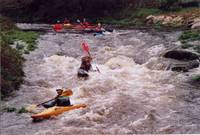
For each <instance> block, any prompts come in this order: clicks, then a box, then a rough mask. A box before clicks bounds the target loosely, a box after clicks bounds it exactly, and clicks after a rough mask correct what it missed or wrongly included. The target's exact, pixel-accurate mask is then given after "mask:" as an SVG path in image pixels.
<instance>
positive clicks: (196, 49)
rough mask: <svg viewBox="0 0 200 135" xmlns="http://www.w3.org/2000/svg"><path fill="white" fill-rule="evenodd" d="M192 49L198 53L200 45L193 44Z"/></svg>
mask: <svg viewBox="0 0 200 135" xmlns="http://www.w3.org/2000/svg"><path fill="white" fill-rule="evenodd" d="M193 49H194V50H195V51H196V52H198V53H200V45H198V46H194V47H193Z"/></svg>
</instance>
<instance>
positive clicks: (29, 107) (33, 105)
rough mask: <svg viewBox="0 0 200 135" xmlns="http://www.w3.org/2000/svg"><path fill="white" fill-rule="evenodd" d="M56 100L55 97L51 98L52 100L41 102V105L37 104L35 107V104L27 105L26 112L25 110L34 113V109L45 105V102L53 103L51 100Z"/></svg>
mask: <svg viewBox="0 0 200 135" xmlns="http://www.w3.org/2000/svg"><path fill="white" fill-rule="evenodd" d="M56 98H57V97H55V98H53V99H50V100H48V101H45V102H43V103H40V104H37V105H35V104H32V105H29V106H28V107H26V110H27V111H28V112H34V109H35V108H36V107H38V106H41V105H43V104H45V103H47V102H50V101H53V100H55V99H56Z"/></svg>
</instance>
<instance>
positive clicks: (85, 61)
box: [77, 56, 92, 79]
mask: <svg viewBox="0 0 200 135" xmlns="http://www.w3.org/2000/svg"><path fill="white" fill-rule="evenodd" d="M91 62H92V57H90V56H84V57H82V59H81V66H80V68H79V69H78V74H77V76H78V77H79V78H85V79H87V78H88V77H89V75H88V72H89V70H91V69H92V65H91Z"/></svg>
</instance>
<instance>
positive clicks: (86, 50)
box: [81, 41, 90, 54]
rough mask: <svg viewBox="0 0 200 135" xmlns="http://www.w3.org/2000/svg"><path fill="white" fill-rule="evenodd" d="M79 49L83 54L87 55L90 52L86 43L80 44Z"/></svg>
mask: <svg viewBox="0 0 200 135" xmlns="http://www.w3.org/2000/svg"><path fill="white" fill-rule="evenodd" d="M81 47H82V49H83V51H84V52H86V53H88V54H89V52H90V48H89V45H88V43H86V42H85V41H84V42H83V43H82V44H81Z"/></svg>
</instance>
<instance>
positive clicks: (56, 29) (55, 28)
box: [53, 23, 63, 32]
mask: <svg viewBox="0 0 200 135" xmlns="http://www.w3.org/2000/svg"><path fill="white" fill-rule="evenodd" d="M62 28H63V25H62V24H61V23H57V24H54V25H53V29H54V30H55V31H56V32H60V31H61V30H62Z"/></svg>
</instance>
